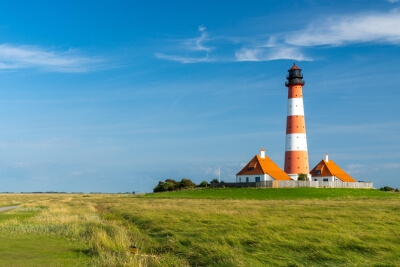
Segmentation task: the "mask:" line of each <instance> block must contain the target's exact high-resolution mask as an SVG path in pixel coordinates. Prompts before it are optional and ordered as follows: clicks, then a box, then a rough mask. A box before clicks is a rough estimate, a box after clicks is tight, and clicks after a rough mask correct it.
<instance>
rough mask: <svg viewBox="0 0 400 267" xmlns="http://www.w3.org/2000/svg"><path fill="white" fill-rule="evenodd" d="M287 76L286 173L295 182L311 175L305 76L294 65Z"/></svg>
mask: <svg viewBox="0 0 400 267" xmlns="http://www.w3.org/2000/svg"><path fill="white" fill-rule="evenodd" d="M288 71H289V75H287V77H286V78H287V80H288V81H287V82H286V83H285V85H286V87H287V88H288V108H287V120H286V149H285V172H286V173H287V174H288V175H289V176H290V178H292V179H293V180H297V178H298V175H299V174H300V173H304V174H307V175H308V177H309V178H310V175H309V172H310V170H309V168H308V152H307V138H306V123H305V119H304V106H303V85H304V81H303V75H302V74H301V69H300V68H299V67H297V66H296V63H294V64H293V67H292V68H290V70H288Z"/></svg>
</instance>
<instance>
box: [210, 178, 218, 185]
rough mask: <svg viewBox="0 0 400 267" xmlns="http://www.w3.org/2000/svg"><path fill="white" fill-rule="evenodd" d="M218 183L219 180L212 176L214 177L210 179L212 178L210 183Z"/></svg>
mask: <svg viewBox="0 0 400 267" xmlns="http://www.w3.org/2000/svg"><path fill="white" fill-rule="evenodd" d="M218 183H219V181H218V179H217V178H214V179H212V180H211V181H210V184H218Z"/></svg>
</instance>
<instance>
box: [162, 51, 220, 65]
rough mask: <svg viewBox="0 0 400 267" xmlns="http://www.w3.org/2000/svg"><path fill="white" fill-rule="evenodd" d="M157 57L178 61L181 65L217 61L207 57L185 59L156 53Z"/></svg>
mask: <svg viewBox="0 0 400 267" xmlns="http://www.w3.org/2000/svg"><path fill="white" fill-rule="evenodd" d="M155 56H156V57H157V58H159V59H166V60H171V61H177V62H180V63H185V64H186V63H201V62H212V61H215V60H214V59H211V58H209V57H208V55H206V56H205V57H183V56H174V55H165V54H162V53H156V54H155Z"/></svg>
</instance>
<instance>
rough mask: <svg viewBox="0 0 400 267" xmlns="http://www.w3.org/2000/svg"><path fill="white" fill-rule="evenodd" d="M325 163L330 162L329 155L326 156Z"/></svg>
mask: <svg viewBox="0 0 400 267" xmlns="http://www.w3.org/2000/svg"><path fill="white" fill-rule="evenodd" d="M325 161H326V162H329V159H328V154H325Z"/></svg>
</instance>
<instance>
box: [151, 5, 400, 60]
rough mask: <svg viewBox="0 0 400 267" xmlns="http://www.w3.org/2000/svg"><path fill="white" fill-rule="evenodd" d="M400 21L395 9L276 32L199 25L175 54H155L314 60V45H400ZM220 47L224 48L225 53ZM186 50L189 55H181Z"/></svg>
mask: <svg viewBox="0 0 400 267" xmlns="http://www.w3.org/2000/svg"><path fill="white" fill-rule="evenodd" d="M394 1H400V0H391V2H393V3H394ZM398 25H400V12H399V11H397V10H392V11H389V12H386V13H384V12H375V13H358V14H346V15H337V16H330V17H324V18H323V19H322V20H313V21H311V23H310V24H309V25H308V26H305V27H304V28H303V29H302V30H298V31H294V32H293V31H291V32H286V33H285V32H281V33H276V34H265V33H260V34H259V35H254V36H249V37H246V38H244V37H241V38H229V37H213V38H211V37H210V36H209V35H208V34H207V32H206V28H205V27H204V26H200V27H199V32H200V36H198V37H196V38H190V39H187V40H183V41H180V44H181V45H180V46H179V49H180V51H179V52H176V54H174V55H167V54H163V53H157V54H156V57H157V58H160V59H165V60H172V61H177V62H180V63H200V62H219V61H223V62H229V61H231V62H234V61H237V62H244V61H254V62H255V61H271V60H280V59H290V60H297V61H313V60H314V58H313V57H312V56H310V55H308V53H307V52H310V51H311V49H313V48H315V47H325V48H326V49H329V48H331V47H335V46H347V45H352V44H357V43H378V44H389V45H393V44H395V45H398V44H400V27H398ZM216 40H218V41H219V42H216ZM213 41H214V42H213ZM182 44H183V45H182ZM211 44H212V45H213V46H211ZM182 48H183V50H182ZM220 51H224V55H223V56H222V54H221V52H220ZM199 52H203V54H202V55H201V56H199V55H198V54H190V53H199ZM217 52H218V53H217ZM183 53H185V54H186V55H188V54H189V55H190V56H182V55H181V54H183Z"/></svg>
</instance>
